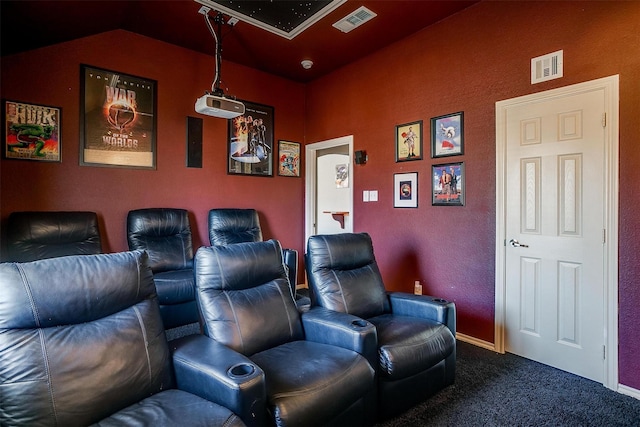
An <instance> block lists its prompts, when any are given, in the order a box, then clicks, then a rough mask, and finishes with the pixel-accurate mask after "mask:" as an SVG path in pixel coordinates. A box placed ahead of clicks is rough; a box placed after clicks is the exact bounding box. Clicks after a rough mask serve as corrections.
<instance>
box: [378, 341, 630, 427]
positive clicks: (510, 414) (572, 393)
mask: <svg viewBox="0 0 640 427" xmlns="http://www.w3.org/2000/svg"><path fill="white" fill-rule="evenodd" d="M427 425H428V426H456V427H460V426H571V427H580V426H594V427H607V426H635V427H638V426H640V400H637V399H635V398H633V397H630V396H626V395H623V394H619V393H617V392H614V391H612V390H609V389H607V388H605V387H604V386H603V385H602V384H599V383H595V382H593V381H590V380H587V379H584V378H582V377H578V376H575V375H572V374H569V373H566V372H563V371H560V370H558V369H555V368H551V367H549V366H546V365H542V364H540V363H537V362H533V361H531V360H528V359H524V358H522V357H518V356H515V355H513V354H498V353H495V352H492V351H490V350H486V349H483V348H480V347H477V346H474V345H471V344H467V343H464V342H460V341H458V347H457V366H456V382H455V384H454V385H452V386H450V387H448V388H446V389H444V390H442V391H440V392H439V393H438V394H436V395H435V396H433V397H431V398H430V399H429V400H427V401H426V402H424V403H422V404H420V405H418V406H415V407H414V408H412V409H410V410H409V411H407V412H405V413H404V414H402V415H401V416H399V417H397V418H393V419H390V420H387V421H386V422H383V423H379V424H377V425H376V427H400V426H402V427H406V426H427Z"/></svg>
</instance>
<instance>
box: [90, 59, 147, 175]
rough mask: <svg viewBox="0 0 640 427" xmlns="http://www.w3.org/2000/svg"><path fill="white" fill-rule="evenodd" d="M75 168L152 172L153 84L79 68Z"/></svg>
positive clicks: (106, 72) (127, 76)
mask: <svg viewBox="0 0 640 427" xmlns="http://www.w3.org/2000/svg"><path fill="white" fill-rule="evenodd" d="M80 79H81V83H80V91H81V94H80V116H81V120H80V164H81V165H84V166H112V167H129V168H140V169H155V168H156V126H157V124H156V121H157V120H156V118H157V114H156V108H157V106H156V104H157V95H156V91H157V83H156V81H155V80H150V79H146V78H142V77H136V76H131V75H128V74H123V73H119V72H116V71H109V70H103V69H101V68H95V67H91V66H88V65H81V66H80Z"/></svg>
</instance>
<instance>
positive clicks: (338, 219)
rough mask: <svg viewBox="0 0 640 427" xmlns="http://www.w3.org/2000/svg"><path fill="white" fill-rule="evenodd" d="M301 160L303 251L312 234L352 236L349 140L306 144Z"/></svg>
mask: <svg viewBox="0 0 640 427" xmlns="http://www.w3.org/2000/svg"><path fill="white" fill-rule="evenodd" d="M305 159H306V160H305V170H306V175H305V177H306V189H305V248H306V241H307V240H308V239H309V237H310V236H313V235H315V234H334V233H351V232H353V168H352V161H351V160H352V159H353V136H352V135H349V136H343V137H340V138H334V139H330V140H327V141H321V142H316V143H314V144H309V145H307V146H306V147H305ZM345 180H346V181H345Z"/></svg>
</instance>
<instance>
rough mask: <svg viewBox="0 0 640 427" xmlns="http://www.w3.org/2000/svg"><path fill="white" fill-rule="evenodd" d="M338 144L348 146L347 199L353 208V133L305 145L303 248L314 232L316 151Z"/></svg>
mask: <svg viewBox="0 0 640 427" xmlns="http://www.w3.org/2000/svg"><path fill="white" fill-rule="evenodd" d="M340 145H348V146H349V165H350V166H349V199H350V200H351V207H352V209H353V168H352V167H351V159H353V135H348V136H341V137H339V138H334V139H329V140H327V141H321V142H316V143H314V144H309V145H307V146H305V171H306V172H305V187H306V188H305V212H304V217H305V226H304V241H305V243H304V245H303V247H304V248H305V250H306V246H307V245H306V242H307V241H308V240H309V237H310V236H313V235H314V234H315V212H316V200H317V197H316V188H317V185H316V176H317V175H316V174H317V171H316V165H317V161H316V160H317V151H318V150H324V149H326V148H332V147H337V146H340ZM351 220H352V221H353V212H351ZM352 223H353V222H352Z"/></svg>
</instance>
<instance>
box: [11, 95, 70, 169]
mask: <svg viewBox="0 0 640 427" xmlns="http://www.w3.org/2000/svg"><path fill="white" fill-rule="evenodd" d="M2 107H3V113H4V114H3V116H4V134H3V136H4V157H5V158H6V159H20V160H37V161H41V162H60V161H61V147H60V144H61V143H62V141H61V135H62V134H61V132H60V124H61V123H62V120H61V116H62V110H61V109H60V108H59V107H51V106H48V105H39V104H31V103H26V102H18V101H4V103H3V104H2Z"/></svg>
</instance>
